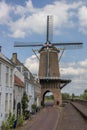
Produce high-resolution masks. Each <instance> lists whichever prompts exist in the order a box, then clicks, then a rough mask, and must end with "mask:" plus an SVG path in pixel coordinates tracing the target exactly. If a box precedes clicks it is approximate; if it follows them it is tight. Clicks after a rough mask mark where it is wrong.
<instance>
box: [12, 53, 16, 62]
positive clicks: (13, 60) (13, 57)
mask: <svg viewBox="0 0 87 130" xmlns="http://www.w3.org/2000/svg"><path fill="white" fill-rule="evenodd" d="M12 62H13V63H15V64H16V62H17V53H13V54H12Z"/></svg>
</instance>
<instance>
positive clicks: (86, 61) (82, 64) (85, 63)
mask: <svg viewBox="0 0 87 130" xmlns="http://www.w3.org/2000/svg"><path fill="white" fill-rule="evenodd" d="M79 65H80V66H82V67H86V68H87V59H85V60H84V61H80V62H79Z"/></svg>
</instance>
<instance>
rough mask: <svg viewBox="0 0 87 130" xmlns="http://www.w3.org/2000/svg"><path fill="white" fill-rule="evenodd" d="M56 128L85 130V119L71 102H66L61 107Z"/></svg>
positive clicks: (86, 124)
mask: <svg viewBox="0 0 87 130" xmlns="http://www.w3.org/2000/svg"><path fill="white" fill-rule="evenodd" d="M81 108H82V107H81ZM57 130H87V121H86V120H84V118H83V117H82V116H81V114H80V113H79V112H78V111H77V110H76V108H75V107H74V106H73V105H72V104H71V103H67V104H66V105H65V106H64V107H63V108H62V113H61V117H60V120H59V122H58V126H57Z"/></svg>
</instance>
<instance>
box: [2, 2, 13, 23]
mask: <svg viewBox="0 0 87 130" xmlns="http://www.w3.org/2000/svg"><path fill="white" fill-rule="evenodd" d="M10 11H11V6H10V5H8V4H6V3H5V2H4V1H1V2H0V24H8V22H9V21H10Z"/></svg>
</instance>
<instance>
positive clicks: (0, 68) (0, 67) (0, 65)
mask: <svg viewBox="0 0 87 130" xmlns="http://www.w3.org/2000/svg"><path fill="white" fill-rule="evenodd" d="M0 83H1V63H0Z"/></svg>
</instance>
